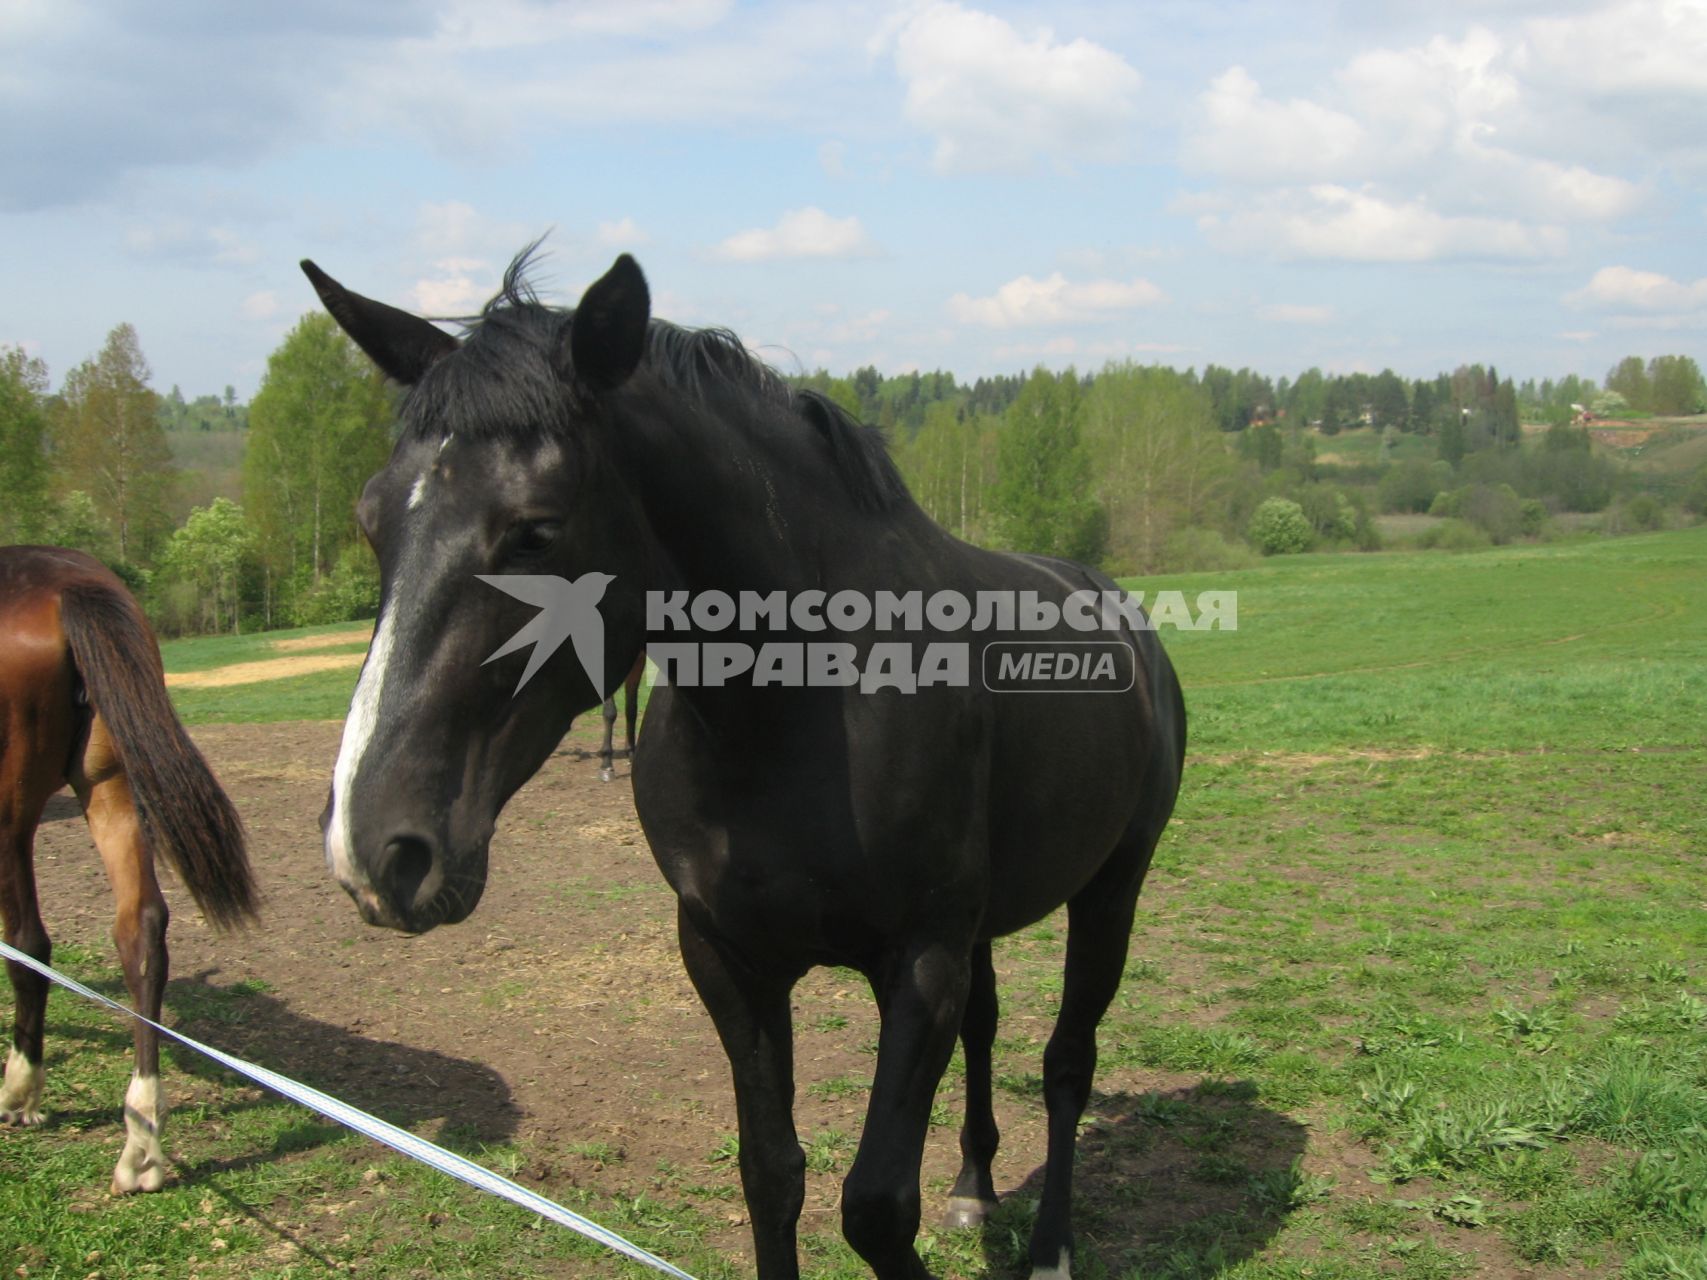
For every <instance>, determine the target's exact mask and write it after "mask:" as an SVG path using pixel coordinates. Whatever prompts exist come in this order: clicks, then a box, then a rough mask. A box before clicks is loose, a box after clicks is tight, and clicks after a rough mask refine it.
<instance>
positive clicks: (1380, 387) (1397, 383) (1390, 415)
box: [1369, 369, 1410, 431]
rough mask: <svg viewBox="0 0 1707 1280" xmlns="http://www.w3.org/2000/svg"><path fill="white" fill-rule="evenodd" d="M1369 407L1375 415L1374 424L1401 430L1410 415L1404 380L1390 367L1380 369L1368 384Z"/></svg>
mask: <svg viewBox="0 0 1707 1280" xmlns="http://www.w3.org/2000/svg"><path fill="white" fill-rule="evenodd" d="M1369 407H1370V410H1371V412H1373V413H1374V415H1375V425H1376V426H1378V427H1398V428H1399V429H1400V430H1401V431H1403V430H1404V429H1405V426H1406V419H1407V418H1408V417H1409V416H1410V402H1409V399H1408V398H1407V397H1406V395H1405V383H1404V380H1403V379H1401V378H1400V377H1399V375H1398V374H1396V373H1394V372H1393V371H1392V370H1391V369H1383V370H1381V372H1380V373H1378V374H1376V375H1375V380H1374V382H1373V383H1372V384H1371V385H1370V404H1369Z"/></svg>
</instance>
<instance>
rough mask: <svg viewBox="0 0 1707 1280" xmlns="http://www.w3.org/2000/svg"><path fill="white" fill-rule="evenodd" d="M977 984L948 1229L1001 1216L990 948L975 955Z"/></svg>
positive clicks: (963, 1035)
mask: <svg viewBox="0 0 1707 1280" xmlns="http://www.w3.org/2000/svg"><path fill="white" fill-rule="evenodd" d="M971 976H972V982H971V986H970V987H969V988H968V990H967V993H966V1012H965V1014H963V1015H962V1016H961V1020H960V1044H961V1048H962V1049H963V1050H964V1051H965V1054H966V1118H965V1120H964V1122H963V1123H962V1124H961V1127H960V1155H961V1164H960V1176H959V1177H958V1178H956V1179H955V1180H954V1190H953V1191H951V1192H949V1197H948V1211H947V1212H946V1213H945V1214H944V1215H943V1223H942V1224H943V1226H945V1227H948V1228H951V1229H952V1228H955V1227H975V1226H977V1225H978V1224H979V1223H981V1222H983V1221H984V1219H986V1218H988V1217H989V1216H990V1215H991V1214H992V1213H994V1212H995V1210H996V1184H995V1181H994V1179H993V1178H992V1177H991V1175H990V1163H991V1161H993V1160H994V1159H995V1158H996V1146H997V1144H998V1143H999V1142H1000V1141H1001V1134H1000V1133H999V1132H998V1131H997V1129H996V1112H995V1105H994V1100H993V1099H992V1097H991V1092H990V1049H991V1046H992V1045H994V1044H995V1042H996V1017H997V1009H998V1006H997V1002H996V970H995V968H994V966H993V965H992V964H991V962H990V944H989V943H988V942H980V943H979V944H978V945H977V946H975V947H974V948H973V949H972V975H971Z"/></svg>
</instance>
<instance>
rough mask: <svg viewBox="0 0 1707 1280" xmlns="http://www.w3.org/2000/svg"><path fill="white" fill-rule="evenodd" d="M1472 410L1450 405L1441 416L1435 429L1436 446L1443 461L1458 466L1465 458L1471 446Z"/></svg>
mask: <svg viewBox="0 0 1707 1280" xmlns="http://www.w3.org/2000/svg"><path fill="white" fill-rule="evenodd" d="M1469 422H1470V412H1469V410H1468V409H1462V408H1452V407H1450V406H1449V407H1448V408H1447V409H1446V411H1445V412H1444V413H1442V414H1441V416H1440V425H1439V427H1438V428H1436V431H1435V448H1436V449H1437V450H1438V451H1439V453H1440V460H1441V461H1442V462H1449V463H1451V464H1452V465H1453V466H1455V467H1456V466H1457V465H1458V464H1459V463H1460V462H1462V461H1463V460H1464V454H1465V452H1466V451H1467V449H1468V447H1469V434H1470V427H1469Z"/></svg>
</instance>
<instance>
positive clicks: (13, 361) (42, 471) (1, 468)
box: [0, 347, 48, 542]
mask: <svg viewBox="0 0 1707 1280" xmlns="http://www.w3.org/2000/svg"><path fill="white" fill-rule="evenodd" d="M47 386H48V383H47V366H46V365H45V364H43V363H42V362H41V361H40V360H38V359H36V358H35V357H34V356H31V355H29V354H28V353H26V352H25V351H23V350H22V349H20V348H18V347H0V541H5V542H33V541H35V540H36V539H38V538H40V537H42V536H43V535H44V533H45V525H46V521H47V515H48V503H47V490H48V484H47V482H48V460H47Z"/></svg>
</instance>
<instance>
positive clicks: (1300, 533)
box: [1245, 498, 1315, 556]
mask: <svg viewBox="0 0 1707 1280" xmlns="http://www.w3.org/2000/svg"><path fill="white" fill-rule="evenodd" d="M1245 536H1246V537H1247V538H1249V539H1250V540H1251V545H1252V546H1254V547H1255V548H1256V549H1257V550H1258V551H1260V552H1262V553H1263V554H1264V555H1265V556H1278V555H1290V554H1292V553H1293V552H1297V551H1308V550H1309V549H1310V543H1311V541H1312V539H1313V538H1314V536H1315V534H1314V530H1312V529H1311V527H1310V521H1309V518H1308V517H1307V516H1305V514H1304V508H1303V507H1301V506H1299V505H1298V504H1297V503H1296V502H1293V501H1292V500H1291V499H1290V498H1267V499H1265V500H1264V501H1263V502H1262V504H1261V505H1260V506H1258V507H1257V509H1256V511H1255V512H1253V513H1252V515H1251V523H1250V526H1249V527H1248V528H1247V529H1246V530H1245Z"/></svg>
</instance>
